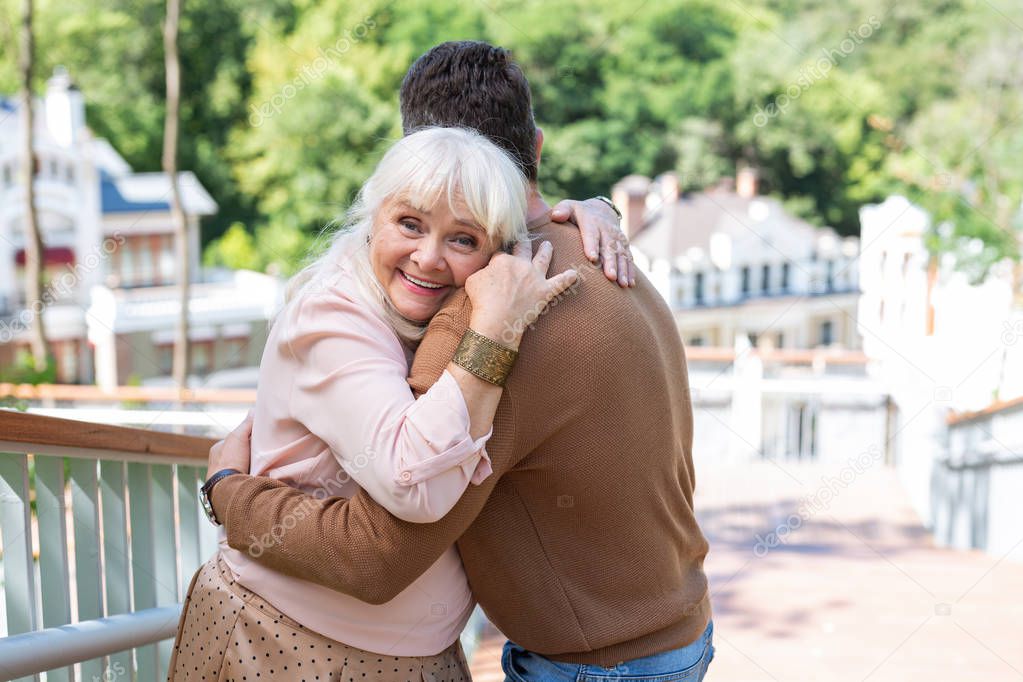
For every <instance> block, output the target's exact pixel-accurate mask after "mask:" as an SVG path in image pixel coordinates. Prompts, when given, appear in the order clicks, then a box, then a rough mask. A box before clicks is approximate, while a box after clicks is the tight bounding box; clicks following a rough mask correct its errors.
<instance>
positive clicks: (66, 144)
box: [0, 69, 280, 385]
mask: <svg viewBox="0 0 1023 682" xmlns="http://www.w3.org/2000/svg"><path fill="white" fill-rule="evenodd" d="M34 113H35V120H34V131H33V138H34V148H35V153H36V168H35V192H36V208H37V214H38V220H39V226H40V230H41V232H42V236H43V242H44V244H45V247H46V250H45V279H46V281H47V282H48V285H47V286H46V288H45V290H44V296H43V297H44V300H46V302H47V303H48V305H47V306H46V308H45V312H44V321H45V324H46V331H47V336H48V337H49V338H50V339H51V341H52V343H53V350H54V354H55V356H56V361H57V375H58V381H60V382H68V383H92V382H93V381H95V382H97V383H100V384H101V385H118V384H126V383H128V382H129V380H140V381H143V382H145V381H146V380H149V379H153V378H157V377H161V376H165V375H168V374H169V373H170V357H171V347H172V342H173V334H174V325H175V319H176V314H177V310H178V303H177V289H176V287H175V286H174V284H175V261H176V253H175V249H174V228H173V222H172V219H171V213H170V205H169V203H168V202H169V197H170V182H169V179H168V177H167V176H166V174H164V173H159V172H158V173H136V172H133V171H132V169H131V167H130V166H129V165H128V163H127V162H126V161H125V160H124V158H122V157H121V155H120V154H118V153H117V151H116V150H115V149H114V148H113V147H112V146H111V145H110V143H109V142H107V141H106V140H104V139H101V138H97V137H95V136H94V135H93V134H92V131H91V130H90V129H89V128H88V126H87V125H86V120H85V102H84V98H83V96H82V93H81V92H80V91H79V90H78V88H77V87H75V85H74V84H73V83H72V82H71V79H70V77H69V76H68V74H67V72H66V71H64V70H63V69H57V70H56V71H55V72H54V75H53V77H52V78H51V79H50V80H49V81H48V83H47V87H46V93H45V95H44V96H43V97H42V98H38V99H37V100H36V103H35V110H34ZM21 128H22V117H21V116H20V115H19V113H18V107H17V104H16V102H14V101H13V100H10V99H3V98H0V363H2V364H4V365H7V364H9V363H10V362H11V361H12V359H13V358H14V356H15V354H16V352H17V350H18V349H19V348H21V347H27V336H28V335H27V330H28V328H29V325H30V324H31V322H32V319H33V316H34V315H35V314H37V311H38V308H37V307H35V306H33V305H32V302H29V301H26V300H25V289H24V279H25V278H24V264H25V252H24V248H23V245H24V243H25V235H24V228H23V205H24V188H23V187H22V186H20V184H19V183H20V180H19V178H20V175H19V167H20V164H22V163H24V160H23V159H22V158H21V157H20V155H19V144H20V142H19V140H20V137H21V134H22V131H21ZM178 183H179V186H180V191H181V199H182V203H183V204H184V211H185V214H186V220H187V223H188V234H189V247H190V259H191V272H192V273H193V284H192V300H191V304H190V324H191V330H190V336H191V338H192V340H193V345H192V351H191V352H192V357H191V362H192V367H193V372H194V373H195V374H199V375H206V374H209V373H211V372H214V371H216V370H218V369H222V368H240V367H246V366H248V367H254V366H255V365H257V364H258V362H259V357H260V354H261V352H262V347H263V343H264V341H265V337H266V328H267V320H268V319H269V317H270V316H271V314H272V311H273V310H274V309H275V306H276V303H277V301H278V299H279V297H280V286H279V284H278V282H277V281H276V280H275V279H274V278H270V277H266V276H264V275H260V274H257V273H238V274H232V273H221V274H220V275H216V274H214V273H206V274H205V275H204V273H202V271H201V270H200V267H199V254H200V238H199V229H200V219H201V218H202V217H203V216H209V215H213V214H214V213H216V211H217V204H216V202H215V201H214V200H213V199H212V197H210V195H209V193H208V192H207V191H206V190H205V188H203V186H202V184H201V183H200V182H199V180H198V179H197V178H196V177H195V175H194V174H193V173H191V172H187V171H186V172H182V173H180V174H179V175H178ZM203 278H205V279H207V280H209V279H212V280H213V281H206V282H203V281H201V280H202V279H203Z"/></svg>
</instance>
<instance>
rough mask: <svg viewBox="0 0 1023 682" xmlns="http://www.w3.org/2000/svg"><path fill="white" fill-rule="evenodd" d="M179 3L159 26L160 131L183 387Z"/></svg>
mask: <svg viewBox="0 0 1023 682" xmlns="http://www.w3.org/2000/svg"><path fill="white" fill-rule="evenodd" d="M180 15H181V4H180V0H167V18H166V21H165V22H164V25H163V51H164V68H165V71H166V73H167V113H166V117H165V119H164V128H163V170H164V172H165V173H166V174H167V177H168V179H169V180H170V188H171V196H170V199H171V218H172V219H173V221H174V242H175V249H176V251H177V261H178V263H177V265H178V268H177V281H178V293H179V295H178V301H179V304H180V305H179V312H178V322H177V329H176V334H175V338H174V364H173V379H174V384H175V385H176V386H177V387H178V388H179V389H184V388H187V387H188V386H187V380H188V371H189V366H188V365H189V363H188V359H189V357H188V356H189V352H188V351H189V349H188V299H189V283H190V275H189V267H188V264H189V260H190V258H189V257H190V253H189V244H188V222H187V220H186V219H185V211H184V209H183V208H182V206H181V192H180V189H179V188H178V118H179V115H180V108H181V107H180V99H181V65H180V62H179V61H178V19H179V18H180Z"/></svg>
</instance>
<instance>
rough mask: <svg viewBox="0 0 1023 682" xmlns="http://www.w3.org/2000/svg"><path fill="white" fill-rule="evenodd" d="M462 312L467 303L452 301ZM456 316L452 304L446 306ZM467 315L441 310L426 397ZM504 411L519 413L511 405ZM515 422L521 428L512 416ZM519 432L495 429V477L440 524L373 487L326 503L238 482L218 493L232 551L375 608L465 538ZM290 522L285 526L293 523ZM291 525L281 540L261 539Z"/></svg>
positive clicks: (418, 382) (429, 338)
mask: <svg viewBox="0 0 1023 682" xmlns="http://www.w3.org/2000/svg"><path fill="white" fill-rule="evenodd" d="M451 304H452V305H453V306H455V307H456V309H458V306H460V305H461V303H460V301H459V300H454V301H452V302H451ZM445 310H448V307H446V308H445ZM467 320H468V317H467V316H466V317H464V318H463V316H461V315H459V316H451V315H445V314H444V313H443V311H442V313H440V314H438V315H437V316H436V317H435V318H434V320H433V322H431V324H430V330H429V332H428V333H427V335H426V337H425V339H424V340H423V342H422V344H421V345H420V347H419V351H418V353H417V354H416V360H415V363H414V364H413V367H412V374H411V377H410V378H409V383H410V384H411V385H412V386H413V388H415V389H416V391H417V393H421V392H423V391H424V390H427V389H428V388H429V387H430V386H431V385H432V384H433V383H434V382H436V380H437V379H438V378H439V377H440V376H441V374H442V373H443V371H444V367H446V366H447V363H448V362H449V361H450V360H451V357H452V356H453V355H454V351H455V348H456V347H457V345H458V342H459V340H460V339H461V337H462V333H463V332H464V330H465V327H466V326H467ZM503 409H505V410H511V409H512V408H511V406H510V405H507V406H504V407H503ZM506 423H508V424H514V423H515V420H514V415H513V414H510V413H509V419H508V420H507V421H506ZM513 431H514V428H504V429H500V430H497V431H495V433H494V435H493V436H492V437H491V440H490V441H489V443H488V445H487V450H488V451H489V453H490V458H491V461H492V463H493V466H494V475H492V476H489V477H488V478H486V479H485V480H484V481H483V482H482V483H481V484H480V485H478V486H470V487H469V489H468V490H467V491H466V492H465V494H464V495H462V497H461V498H460V499H459V500H458V502H457V503H456V504H455V506H454V508H453V509H452V510H451V512H449V513H448V514H447V515H446V516H445V517H444V518H442V519H441V520H440V521H437V522H436V523H428V524H411V523H408V522H405V521H402V520H401V519H398V518H395V517H394V516H392V515H391V514H389V513H388V512H387V510H386V509H385V508H384V507H382V506H381V505H379V504H377V503H376V502H375V501H374V500H373V499H372V497H370V496H369V495H367V494H366V493H365V491H362V492H359V493H358V494H357V495H355V497H353V498H351V499H344V498H337V497H335V498H327V499H318V498H316V497H314V496H311V495H307V494H305V493H303V492H301V491H299V490H296V489H294V488H291V487H289V486H287V485H285V484H283V483H280V482H279V481H274V480H271V479H268V478H260V477H252V476H240V475H239V476H229V477H228V478H225V479H224V480H223V481H221V482H220V483H219V484H217V487H216V488H214V490H213V495H212V502H213V506H214V509H215V511H216V514H217V518H219V519H222V520H223V523H224V528H225V530H226V531H227V541H228V544H230V546H231V547H233V548H235V549H237V550H240V551H244V552H249V549H250V547H251V546H258V547H259V551H258V552H249V555H250V556H252V558H253V559H254V560H256V561H258V562H259V563H261V564H263V565H265V566H268V567H270V568H273V569H274V570H276V571H279V572H281V573H284V574H286V575H290V576H294V577H298V578H302V579H304V580H309V581H311V582H314V583H317V584H320V585H324V586H326V587H329V588H331V589H334V590H338V591H340V592H343V593H345V594H348V595H351V596H353V597H355V598H357V599H361V600H362V601H365V602H369V603H371V604H382V603H385V602H387V601H390V600H391V599H393V598H394V597H395V596H397V595H398V594H399V593H400V592H401V591H402V590H404V589H405V588H406V587H408V586H409V585H410V584H411V583H412V582H413V581H414V580H415V579H416V578H418V577H419V576H420V575H421V574H422V573H423V572H424V571H426V569H427V568H429V567H430V566H431V565H432V564H433V563H434V562H436V561H437V559H438V558H439V557H440V556H441V554H443V552H444V551H445V550H446V549H447V548H448V547H450V546H451V545H452V544H454V543H455V541H456V540H457V539H458V538H459V537H461V535H462V534H463V533H464V532H465V530H466V529H467V528H468V527H469V526H470V525H471V524H472V522H473V521H474V520H475V519H476V517H477V516H478V515H479V513H480V511H481V510H482V509H483V506H484V504H485V503H486V501H487V499H488V498H489V496H490V494H491V492H492V491H493V489H494V486H495V485H496V484H497V482H498V479H499V477H500V476H501V475H502V474H503V473H505V472H506V471H508V469H510V468H511V467H512V466H514V464H515V463H516V458H517V457H518V456H519V455H518V454H516V452H515V449H514V448H513V447H512V444H513V443H514V439H515V433H514V432H513ZM285 521H286V522H285ZM275 526H277V527H278V528H282V527H283V528H287V529H288V530H287V532H285V533H283V534H281V533H278V535H277V537H279V538H280V539H279V541H278V540H277V539H276V537H275V541H274V542H272V543H260V541H259V538H261V537H262V536H264V535H266V534H269V533H271V531H272V530H273V528H274V527H275Z"/></svg>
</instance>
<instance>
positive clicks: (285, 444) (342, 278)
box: [170, 128, 592, 681]
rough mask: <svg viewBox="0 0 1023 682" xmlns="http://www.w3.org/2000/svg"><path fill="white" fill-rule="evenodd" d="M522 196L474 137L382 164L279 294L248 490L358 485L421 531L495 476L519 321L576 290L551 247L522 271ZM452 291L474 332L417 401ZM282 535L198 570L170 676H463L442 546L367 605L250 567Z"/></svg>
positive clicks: (462, 609) (452, 578) (404, 152)
mask: <svg viewBox="0 0 1023 682" xmlns="http://www.w3.org/2000/svg"><path fill="white" fill-rule="evenodd" d="M526 189H527V187H526V181H525V178H524V177H523V175H522V172H521V170H520V169H519V167H518V166H517V165H516V164H515V163H514V162H513V161H512V159H511V158H510V157H508V156H507V155H506V154H505V153H504V152H503V151H501V150H500V149H499V148H497V147H496V146H495V145H494V144H493V143H491V142H490V141H488V140H487V139H486V138H485V137H483V136H482V135H480V134H478V133H476V132H473V131H469V130H465V129H457V128H431V129H426V130H422V131H420V132H417V133H414V134H412V135H409V136H408V137H406V138H404V139H402V140H401V141H399V142H398V143H396V144H395V145H394V146H393V147H392V148H391V149H390V150H389V151H388V152H387V154H386V155H385V156H384V157H383V159H382V160H381V161H380V163H379V165H378V166H377V168H376V170H375V172H374V173H373V175H372V177H370V178H369V180H368V181H367V182H366V184H365V185H364V186H363V188H362V190H361V192H360V194H359V197H358V199H357V201H356V202H355V203H354V205H353V207H352V209H351V210H350V212H349V214H348V219H347V223H346V225H345V226H344V228H343V229H341V230H339V231H338V232H337V235H336V237H335V239H334V241H333V243H332V244H331V246H330V248H329V249H328V250H327V251H326V252H325V253H324V254H323V255H322V256H321V257H320V258H319V259H318V260H316V261H315V262H314V263H313V264H312V265H310V266H309V267H307V268H306V269H304V270H303V271H302V272H301V273H299V274H298V275H297V276H296V277H295V279H294V280H293V282H292V283H291V285H290V286H289V300H288V302H287V304H286V306H285V308H284V310H283V311H282V312H281V313H280V315H279V316H278V318H277V320H276V321H275V323H274V326H273V329H272V330H271V334H270V337H269V339H268V341H267V344H266V349H265V351H264V354H263V359H262V362H261V365H260V378H259V391H258V397H257V402H256V409H255V427H254V431H253V434H252V464H251V471H252V473H253V474H257V475H262V476H270V477H273V478H277V479H280V480H282V481H284V482H287V483H288V484H290V485H292V486H294V487H296V488H299V489H301V490H304V491H306V492H308V493H312V494H314V495H317V496H321V497H322V496H327V495H344V496H351V495H353V494H354V492H355V491H356V490H357V489H358V488H359V487H361V488H363V489H364V490H365V491H366V492H367V493H369V494H370V495H371V496H372V497H373V498H374V499H375V500H376V501H377V502H378V503H380V504H381V505H383V506H384V507H386V508H387V509H388V510H389V511H390V512H391V513H392V514H394V515H395V516H398V517H400V518H402V519H405V520H407V521H411V522H430V521H435V520H437V519H439V518H441V517H442V516H444V515H445V514H446V513H447V512H448V511H449V510H450V509H451V508H452V506H453V505H454V504H455V503H456V502H457V501H458V499H459V497H460V496H461V494H462V493H463V492H464V491H465V490H466V488H467V486H469V485H473V484H479V483H480V482H481V481H482V480H484V479H485V478H486V477H487V476H488V475H489V474H490V473H491V468H490V462H489V459H488V457H487V453H486V449H485V444H486V442H487V439H488V438H489V436H490V434H491V425H492V422H493V418H494V413H495V410H496V408H497V404H498V401H499V400H500V397H501V393H502V386H503V381H504V379H505V378H506V377H507V375H508V372H510V371H511V369H512V364H513V362H514V358H515V351H516V349H517V347H518V344H519V341H520V340H521V336H522V333H523V330H524V329H525V328H526V327H527V325H526V324H523V321H524V320H525V321H528V320H530V319H532V318H530V315H533V316H535V314H536V311H537V310H538V309H542V308H543V306H544V305H545V304H546V303H547V302H549V301H550V300H551V299H552V298H553V297H555V296H557V295H558V294H560V293H561V292H562V291H564V290H565V289H566V288H568V287H569V286H571V285H572V283H573V282H574V281H575V280H576V277H577V273H576V272H574V271H572V270H568V271H566V272H562V273H558V274H556V275H554V276H553V277H551V278H549V279H548V278H547V269H548V266H549V263H550V258H551V246H550V244H549V243H546V242H545V243H544V244H542V245H540V247H539V248H538V250H537V253H536V255H535V256H531V253H532V250H531V248H530V246H529V244H528V242H527V241H526V239H527V233H526V225H525V214H526ZM591 238H592V235H591ZM513 244H514V245H515V246H514V249H513V250H512V253H510V254H509V253H506V252H504V251H503V250H502V247H507V246H509V245H513ZM459 287H464V288H465V290H466V293H467V295H468V296H469V298H470V299H471V301H472V304H473V310H474V313H473V317H472V322H471V329H470V331H469V332H467V333H466V336H465V337H464V338H463V343H462V347H461V348H460V351H459V353H458V354H456V356H455V358H454V359H453V360H452V362H451V364H450V365H449V366H448V367H447V370H446V371H445V372H444V374H443V376H442V377H441V379H440V381H438V382H437V383H436V385H435V386H434V387H433V388H431V389H430V390H429V391H427V392H426V393H425V394H423V395H422V396H420V397H419V398H418V399H416V398H415V397H414V396H413V395H412V393H411V391H410V389H409V387H408V384H407V383H406V376H407V372H408V367H409V362H410V360H411V357H412V352H413V350H414V348H415V346H416V343H417V342H418V340H419V339H421V338H422V336H423V334H424V332H425V328H426V324H427V323H428V322H429V320H430V319H431V318H432V317H433V315H434V314H435V313H437V311H438V310H439V309H440V308H441V306H442V304H443V303H444V301H445V300H446V299H447V297H448V296H449V295H450V294H451V292H453V291H454V290H456V289H457V288H459ZM553 314H556V312H555V313H553ZM215 478H216V477H214V478H213V479H211V480H210V482H208V483H207V488H208V487H209V486H211V485H212V484H214V483H215V480H214V479H215ZM287 526H288V520H287V519H285V520H284V522H283V523H282V528H281V529H280V531H281V532H280V533H275V534H274V535H273V536H272V537H267V538H262V539H257V541H256V542H254V543H253V545H252V548H251V549H250V552H249V553H250V554H252V556H249V555H247V554H246V553H243V552H239V551H237V550H234V549H231V548H230V547H228V546H227V543H226V542H224V541H223V540H222V542H221V551H220V552H219V554H218V555H217V556H215V557H214V558H213V559H211V560H210V561H209V562H208V563H207V564H206V565H205V566H203V567H202V568H201V569H200V571H199V572H198V573H197V574H196V576H195V578H194V579H193V581H192V585H191V587H190V588H189V595H188V599H187V600H186V604H185V610H184V613H183V615H182V619H181V623H180V626H179V630H178V635H177V639H176V641H175V648H174V657H173V659H172V661H171V668H170V679H172V680H201V679H204V680H215V679H238V680H254V679H257V678H260V677H269V678H271V679H332V680H333V679H344V680H349V679H354V680H360V679H372V680H392V679H393V680H420V679H433V680H438V681H439V680H468V679H469V673H468V670H467V666H466V664H465V659H464V657H463V656H462V653H461V649H460V647H459V644H458V636H459V633H460V632H461V631H462V630H463V628H464V627H465V624H466V621H467V619H468V617H469V615H470V613H471V611H472V609H473V606H474V600H473V597H472V594H471V592H470V590H469V586H468V583H467V581H466V577H465V573H464V571H463V569H462V565H461V561H460V559H459V556H458V553H457V551H456V550H455V549H454V548H453V547H452V548H450V549H448V551H447V552H446V553H445V554H444V555H443V556H441V558H440V559H439V560H438V561H437V562H436V563H435V564H434V565H433V566H432V567H431V568H430V569H429V570H427V571H426V572H425V573H424V574H423V575H422V576H421V577H420V578H419V579H418V580H416V581H415V583H413V584H412V585H411V586H410V587H409V588H408V589H406V590H405V591H403V592H402V593H401V594H400V595H398V597H397V598H395V599H393V600H392V601H390V602H388V603H386V604H382V605H371V604H367V603H364V602H361V601H358V600H356V599H354V598H352V597H349V596H346V595H344V594H341V593H339V592H335V591H333V590H329V589H327V588H324V587H321V586H319V585H315V584H313V583H309V582H306V581H303V580H299V579H296V578H291V577H288V576H284V575H282V574H279V573H277V572H275V571H273V570H272V569H268V568H266V567H263V566H261V565H259V564H258V563H256V562H255V561H254V560H253V558H254V557H255V556H258V554H259V553H260V552H261V551H262V549H261V548H265V547H266V546H267V543H276V542H284V541H285V540H286V534H287Z"/></svg>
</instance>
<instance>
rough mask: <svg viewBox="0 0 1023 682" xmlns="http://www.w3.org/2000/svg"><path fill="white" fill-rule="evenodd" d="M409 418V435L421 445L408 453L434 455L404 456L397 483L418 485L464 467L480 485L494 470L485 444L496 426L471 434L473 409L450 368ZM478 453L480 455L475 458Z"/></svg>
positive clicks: (406, 427) (417, 404) (470, 477)
mask: <svg viewBox="0 0 1023 682" xmlns="http://www.w3.org/2000/svg"><path fill="white" fill-rule="evenodd" d="M405 418H406V421H405V429H406V434H407V436H408V437H410V438H411V441H410V442H411V443H416V444H418V445H417V446H416V447H411V448H409V450H408V452H423V453H430V454H431V456H428V457H426V458H424V459H420V460H418V461H409V460H407V459H405V458H402V460H401V461H400V463H399V466H398V468H397V470H396V472H395V482H396V483H397V484H399V485H403V486H414V485H416V484H418V483H421V482H422V481H425V480H428V479H430V478H433V477H434V476H437V475H438V474H442V473H444V472H446V471H449V470H450V469H453V468H455V467H461V469H462V471H463V473H464V474H465V476H466V478H468V479H469V481H470V482H471V483H473V484H475V485H479V484H480V483H482V482H483V481H484V480H485V479H486V478H487V476H489V475H490V474H492V473H493V471H494V470H493V468H492V467H491V464H490V456H489V455H488V454H487V452H486V450H485V449H484V447H483V446H484V445H486V442H487V441H488V440H489V439H490V436H491V434H493V432H494V429H493V428H491V429H490V431H489V432H488V433H487V434H486V435H485V436H482V437H480V438H476V439H473V438H472V437H471V436H470V435H469V408H468V407H466V404H465V398H464V397H463V396H462V391H461V389H459V387H458V382H457V381H455V378H454V377H453V376H451V373H450V372H448V371H447V370H444V372H443V373H442V374H441V376H440V378H439V379H438V380H437V382H436V383H435V384H434V385H433V386H432V387H431V388H430V390H428V391H427V392H426V393H424V394H423V395H421V396H420V397H419V399H418V400H417V401H416V404H415V405H414V406H413V407H412V408H411V409H410V410H409V411H408V413H406V417H405ZM452 426H455V429H452ZM459 431H460V433H459ZM452 436H454V437H452ZM432 453H437V454H432ZM477 455H478V456H479V458H478V459H475V458H476V456H477Z"/></svg>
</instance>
